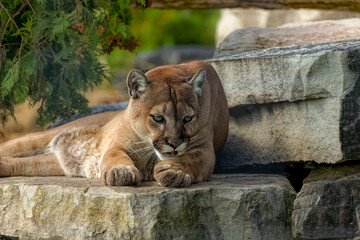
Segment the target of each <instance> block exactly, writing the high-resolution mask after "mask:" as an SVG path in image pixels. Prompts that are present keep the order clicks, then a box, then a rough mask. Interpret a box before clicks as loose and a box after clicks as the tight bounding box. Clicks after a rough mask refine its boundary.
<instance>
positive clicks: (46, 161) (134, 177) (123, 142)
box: [0, 61, 229, 187]
mask: <svg viewBox="0 0 360 240" xmlns="http://www.w3.org/2000/svg"><path fill="white" fill-rule="evenodd" d="M126 84H127V88H128V92H129V95H130V97H131V98H130V102H129V105H128V107H127V108H126V109H125V110H123V111H117V112H106V113H101V114H96V115H92V116H88V117H85V118H81V119H78V120H76V121H73V122H70V123H67V124H65V125H63V126H60V127H57V128H54V129H51V130H46V131H43V132H38V133H30V134H27V135H25V136H23V137H20V138H18V139H14V140H11V141H8V142H5V143H2V144H0V176H3V177H4V176H56V175H66V176H82V177H88V178H101V181H102V182H103V183H104V184H106V185H112V186H113V185H116V186H123V185H139V184H140V182H141V181H146V180H154V179H155V180H156V181H157V183H158V184H159V185H160V186H164V187H165V186H168V187H184V186H189V185H190V184H191V183H197V182H202V181H207V180H209V178H210V176H211V174H212V172H213V170H214V166H215V154H216V153H218V152H219V151H220V150H221V148H222V147H223V145H224V144H225V141H226V138H227V135H228V126H229V110H228V105H227V101H226V97H225V94H224V90H223V88H222V86H221V83H220V79H219V77H218V75H217V74H216V72H215V70H214V69H213V68H212V66H211V65H210V64H208V63H205V62H201V61H194V62H190V63H188V64H184V65H168V66H162V67H158V68H155V69H153V70H151V71H149V72H147V73H146V74H143V73H142V72H141V71H139V70H132V71H130V73H129V74H128V76H127V79H126Z"/></svg>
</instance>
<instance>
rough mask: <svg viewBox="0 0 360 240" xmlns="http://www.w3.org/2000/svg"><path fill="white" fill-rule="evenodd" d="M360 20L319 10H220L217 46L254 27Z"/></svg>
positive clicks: (359, 14)
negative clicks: (234, 33)
mask: <svg viewBox="0 0 360 240" xmlns="http://www.w3.org/2000/svg"><path fill="white" fill-rule="evenodd" d="M356 17H357V18H358V17H360V13H358V12H350V11H339V10H337V11H333V10H319V9H273V10H267V9H259V8H231V9H222V10H220V19H219V21H218V23H217V26H216V43H217V44H216V45H217V46H218V45H219V43H221V42H222V41H223V40H224V38H225V37H226V36H227V35H229V34H230V33H231V32H233V31H235V30H237V29H241V28H248V27H252V26H257V27H264V28H265V27H266V28H271V27H277V26H281V25H284V24H288V23H307V22H311V21H321V20H336V19H344V18H356Z"/></svg>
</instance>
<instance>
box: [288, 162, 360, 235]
mask: <svg viewBox="0 0 360 240" xmlns="http://www.w3.org/2000/svg"><path fill="white" fill-rule="evenodd" d="M355 169H359V165H357V166H355ZM331 173H332V174H331ZM347 174H349V175H347ZM341 175H343V176H342V177H340V176H341ZM346 175H347V176H346ZM319 176H321V177H323V178H325V179H322V180H319ZM326 178H329V179H326ZM333 178H338V179H333ZM315 180H317V181H315ZM306 182H307V183H305V184H304V185H303V187H302V189H301V191H300V192H299V193H298V195H297V198H296V200H295V202H294V210H293V213H292V225H293V227H292V229H293V236H294V237H296V238H297V239H359V238H360V231H359V230H360V215H359V214H360V211H359V209H360V198H359V196H360V177H359V172H356V171H354V170H351V169H350V168H349V167H348V166H342V167H335V168H334V167H321V168H320V169H317V170H315V171H314V172H313V173H312V174H311V175H310V177H309V179H308V180H306Z"/></svg>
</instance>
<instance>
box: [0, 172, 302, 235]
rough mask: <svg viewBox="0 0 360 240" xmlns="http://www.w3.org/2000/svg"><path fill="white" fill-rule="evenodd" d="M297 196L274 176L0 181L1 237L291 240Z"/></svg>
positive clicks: (23, 179) (34, 178) (285, 180)
mask: <svg viewBox="0 0 360 240" xmlns="http://www.w3.org/2000/svg"><path fill="white" fill-rule="evenodd" d="M295 196H296V193H295V191H294V190H293V188H292V187H291V185H290V183H289V182H288V180H287V179H286V178H285V177H282V176H279V175H259V174H255V175H247V174H242V175H213V178H212V180H211V181H210V182H206V183H199V184H195V185H192V186H191V187H188V188H182V189H174V188H162V187H158V186H156V183H155V182H147V183H143V185H142V186H141V187H137V188H136V187H108V186H104V185H102V184H101V183H100V181H99V180H98V179H84V178H68V177H51V178H41V177H33V178H23V177H13V178H1V179H0V222H1V224H0V235H5V236H10V237H20V238H26V239H27V238H29V239H196V240H197V239H237V240H238V239H290V238H291V210H292V204H293V201H294V199H295Z"/></svg>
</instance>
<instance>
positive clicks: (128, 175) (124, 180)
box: [101, 166, 142, 186]
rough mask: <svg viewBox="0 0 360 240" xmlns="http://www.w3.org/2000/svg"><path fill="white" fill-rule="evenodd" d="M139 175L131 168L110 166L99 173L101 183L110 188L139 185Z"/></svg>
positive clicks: (137, 171)
mask: <svg viewBox="0 0 360 240" xmlns="http://www.w3.org/2000/svg"><path fill="white" fill-rule="evenodd" d="M141 178H142V177H141V173H140V172H139V170H137V168H136V167H133V166H111V167H107V168H105V169H104V170H103V171H102V172H101V181H102V182H103V183H104V184H106V185H110V186H130V185H140V182H141Z"/></svg>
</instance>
